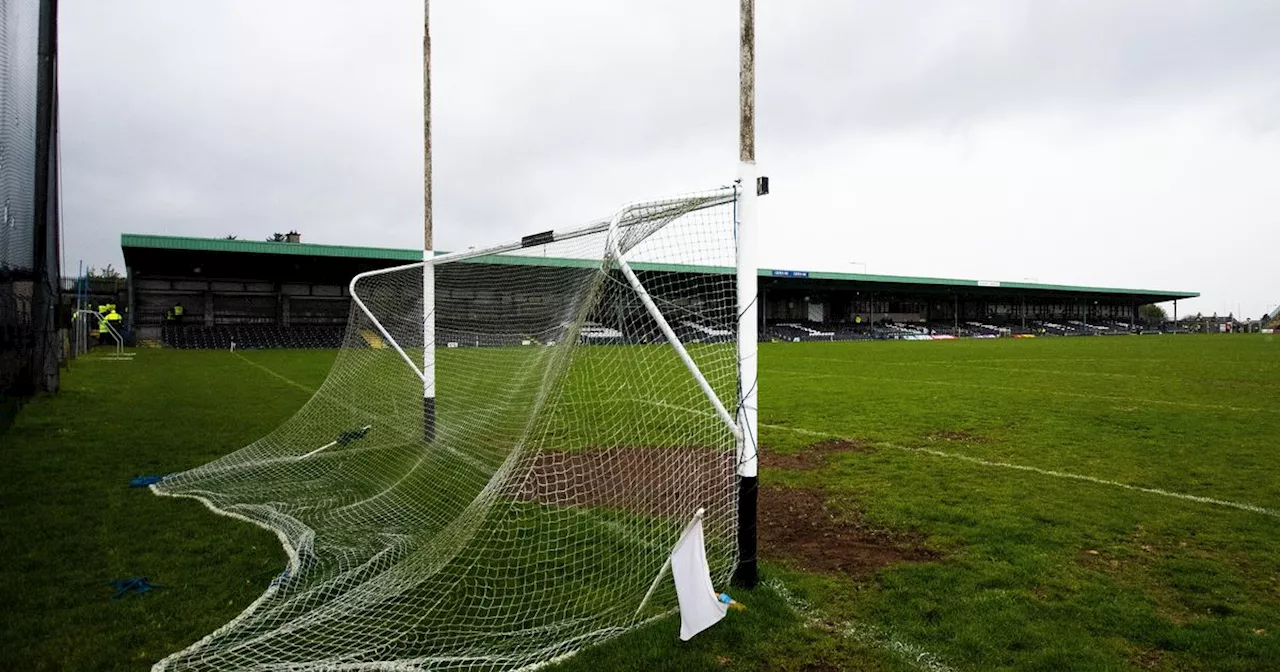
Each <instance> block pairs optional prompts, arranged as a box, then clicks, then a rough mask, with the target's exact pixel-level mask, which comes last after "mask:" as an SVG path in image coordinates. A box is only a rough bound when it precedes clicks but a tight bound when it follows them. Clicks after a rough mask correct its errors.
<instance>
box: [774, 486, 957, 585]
mask: <svg viewBox="0 0 1280 672" xmlns="http://www.w3.org/2000/svg"><path fill="white" fill-rule="evenodd" d="M759 538H760V548H762V549H763V554H764V555H766V556H769V557H775V558H779V559H783V560H787V561H790V562H792V563H794V564H795V565H797V566H798V567H800V568H801V569H804V570H808V571H817V572H831V573H840V574H847V575H850V576H869V575H871V574H874V573H875V572H876V571H878V570H880V569H882V568H884V567H887V566H889V565H894V564H898V563H902V562H928V561H930V560H937V559H938V558H940V557H941V554H940V553H938V552H937V551H935V550H933V549H931V548H928V547H926V546H925V545H924V541H923V539H922V538H921V537H920V536H919V535H914V534H910V533H906V532H901V531H897V530H889V529H885V528H882V527H875V526H872V525H868V524H866V523H864V522H862V521H859V520H851V521H850V520H843V519H841V520H837V519H836V518H835V517H833V516H832V515H831V512H830V511H828V510H827V507H826V503H825V500H824V498H823V494H822V491H820V490H815V489H809V488H782V487H777V486H764V487H762V488H760V530H759Z"/></svg>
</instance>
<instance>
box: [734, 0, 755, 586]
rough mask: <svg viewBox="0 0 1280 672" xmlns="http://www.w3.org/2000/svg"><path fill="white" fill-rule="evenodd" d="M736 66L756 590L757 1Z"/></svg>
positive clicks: (747, 464) (741, 362)
mask: <svg viewBox="0 0 1280 672" xmlns="http://www.w3.org/2000/svg"><path fill="white" fill-rule="evenodd" d="M740 2H741V5H740V10H739V23H740V25H739V28H740V41H739V70H738V84H739V91H738V188H739V200H738V208H737V212H738V221H737V242H738V246H737V247H738V255H737V286H738V399H739V401H738V413H737V420H738V428H739V430H740V434H741V438H740V439H739V440H738V567H737V569H736V570H735V571H734V573H733V585H735V586H739V587H742V588H754V587H755V585H756V579H757V568H756V511H757V501H758V484H757V481H756V478H757V471H758V464H757V456H758V455H757V453H758V445H757V442H756V438H757V436H758V433H757V429H758V421H757V411H758V403H757V395H756V390H757V385H756V384H757V363H758V362H757V359H756V353H757V350H758V349H759V341H760V339H759V331H758V330H759V322H758V320H757V315H756V311H757V310H759V306H758V304H757V301H756V298H757V297H756V292H757V283H758V282H759V278H758V277H757V273H756V268H757V266H758V263H757V259H756V251H757V231H756V227H757V225H758V221H757V219H756V199H757V197H758V196H759V192H760V187H758V186H757V182H758V180H757V177H758V174H757V172H756V126H755V113H756V109H755V107H756V73H755V67H756V55H755V51H756V46H755V30H756V28H755V0H740Z"/></svg>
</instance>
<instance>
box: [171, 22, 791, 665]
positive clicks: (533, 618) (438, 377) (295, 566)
mask: <svg viewBox="0 0 1280 672" xmlns="http://www.w3.org/2000/svg"><path fill="white" fill-rule="evenodd" d="M740 1H741V32H740V38H741V40H740V44H741V59H740V63H741V91H742V94H741V97H740V103H741V106H740V111H741V114H740V119H739V121H740V125H741V133H740V146H739V165H738V175H737V179H736V180H735V181H733V182H732V183H731V184H728V185H726V186H722V187H718V188H715V189H711V190H707V191H701V192H696V193H691V194H686V195H681V196H676V197H668V198H659V199H653V200H643V201H636V202H633V203H630V204H627V205H625V206H623V207H621V208H620V209H618V210H617V211H616V212H615V213H614V214H613V215H612V216H611V217H607V218H602V219H598V220H595V221H593V222H590V223H588V224H586V225H583V226H577V227H569V228H564V229H556V230H552V231H543V232H540V233H533V234H531V235H526V236H523V237H521V238H520V239H518V240H512V241H510V242H507V243H501V244H496V245H491V246H486V247H477V248H472V249H467V250H465V251H459V252H452V253H442V254H437V253H436V252H435V250H434V241H433V239H432V233H433V231H432V191H431V189H432V186H431V174H432V168H431V111H430V107H431V95H430V44H431V41H430V33H429V27H430V26H429V21H426V20H424V40H423V70H424V72H423V85H424V95H423V108H424V109H423V113H424V134H423V139H424V143H423V144H424V181H423V186H424V206H425V213H424V238H423V260H422V261H420V262H416V263H411V264H405V265H402V266H396V267H392V268H385V269H379V270H374V271H369V272H365V273H361V274H359V275H357V276H355V277H354V278H353V279H352V280H351V282H350V285H349V288H348V289H349V294H350V296H351V298H352V308H351V313H350V320H349V325H348V328H347V333H346V335H345V337H344V341H343V346H342V348H341V350H340V351H339V354H338V356H337V358H336V360H335V362H334V364H333V367H332V369H331V370H330V372H329V375H328V377H327V378H326V380H325V381H324V383H323V384H322V385H321V386H320V388H319V389H318V390H317V392H316V394H315V395H314V396H313V397H312V398H311V399H310V400H309V401H308V402H307V404H306V405H305V406H304V407H303V408H302V409H300V410H299V411H298V412H297V413H296V414H295V415H294V416H293V417H291V418H290V419H289V420H287V421H286V422H285V423H284V424H282V425H281V426H280V427H278V428H277V429H276V430H274V431H273V432H271V433H270V434H268V435H267V436H265V437H263V438H262V439H260V440H258V441H255V442H254V443H252V444H250V445H248V446H246V447H244V448H242V449H240V450H238V451H236V452H233V453H230V454H228V455H226V456H224V457H222V458H220V459H218V460H215V461H213V462H210V463H208V464H205V465H202V466H199V467H196V468H194V469H191V470H189V471H185V472H181V473H178V474H173V475H170V476H168V477H166V478H164V479H163V480H162V481H161V482H159V483H157V484H155V485H153V486H151V487H152V490H153V491H154V492H156V493H157V494H160V495H165V496H174V497H187V498H192V499H196V500H199V501H201V502H202V503H204V504H205V505H206V506H207V507H209V508H210V509H211V510H213V511H214V512H217V513H219V514H222V515H227V516H231V517H235V518H239V519H242V520H246V521H249V522H252V523H255V524H258V525H260V526H262V527H265V528H267V529H269V530H271V531H273V532H274V533H275V534H276V535H277V536H278V537H279V539H280V540H281V543H282V545H283V546H284V548H285V550H286V553H287V554H288V557H289V564H288V566H287V568H286V569H285V571H284V572H283V573H282V574H281V575H280V576H278V577H277V578H276V579H275V580H273V581H272V582H271V584H270V585H269V586H268V587H266V589H265V592H264V593H263V594H262V596H261V597H259V598H258V599H257V600H256V601H255V602H254V603H253V604H252V605H250V606H249V607H248V608H247V609H246V610H245V611H244V612H242V613H241V614H240V615H238V616H237V617H236V618H235V619H233V620H232V621H231V622H229V623H227V624H226V625H225V626H223V627H222V628H220V629H218V630H216V631H215V632H213V633H211V634H209V635H208V636H207V637H205V638H203V639H201V640H200V641H198V642H195V643H193V644H191V645H190V646H188V647H187V648H185V649H183V650H181V651H178V652H176V653H174V654H172V655H170V656H169V657H167V658H166V659H164V660H163V661H161V662H160V663H158V664H157V665H156V669H158V670H210V671H212V670H275V669H297V670H302V669H315V670H374V669H377V670H384V669H395V670H436V669H449V670H458V669H466V670H520V669H533V668H536V667H538V666H541V665H545V664H547V663H548V662H552V661H554V660H557V659H560V658H562V657H564V656H566V655H570V654H572V653H574V652H576V651H578V650H581V649H582V648H584V647H586V646H590V645H592V644H596V643H599V642H603V641H606V640H608V639H610V638H612V637H616V636H617V635H619V634H622V633H624V632H627V631H628V630H630V629H633V628H635V627H638V626H640V625H643V624H645V623H648V622H651V621H653V620H654V619H657V618H662V617H664V616H667V615H670V614H672V613H673V612H674V611H675V610H676V608H677V596H676V592H677V590H676V589H675V586H674V585H673V578H672V575H671V573H670V571H669V568H670V567H671V562H670V561H671V557H672V551H673V549H674V548H676V547H677V546H678V545H679V544H680V543H681V542H682V540H684V539H685V538H686V535H688V531H689V530H690V525H691V523H690V520H691V519H693V520H695V521H696V523H697V525H696V528H695V529H696V535H694V536H692V537H691V538H694V539H698V540H699V541H697V542H696V544H697V545H698V547H699V548H700V549H702V550H704V551H705V564H706V574H707V575H709V578H710V580H711V583H712V584H713V585H714V586H717V587H719V586H726V585H728V584H731V583H732V584H733V585H735V586H739V587H752V586H754V585H755V583H756V580H757V576H756V536H755V534H756V497H757V495H756V491H757V488H756V483H757V480H756V479H757V466H756V465H757V450H758V447H757V443H756V436H757V419H756V417H757V402H756V399H757V385H756V376H757V362H756V351H757V342H758V333H757V332H758V312H757V311H758V310H759V307H758V305H757V301H756V283H757V277H756V276H757V270H756V252H757V245H756V236H757V224H758V222H757V210H756V199H757V197H758V196H759V195H760V194H762V193H765V192H767V183H766V182H765V181H764V180H763V179H760V178H759V177H758V174H757V170H756V166H755V153H754V38H753V36H754V18H753V9H754V3H753V0H740ZM426 4H427V3H425V2H424V19H425V18H426V17H428V16H429V15H428V14H427V13H426V12H427V8H426ZM726 181H728V180H726ZM419 399H421V400H422V401H421V402H419V401H418V400H419ZM699 557H701V556H699ZM686 576H687V574H686ZM704 582H705V579H704ZM682 636H683V635H682Z"/></svg>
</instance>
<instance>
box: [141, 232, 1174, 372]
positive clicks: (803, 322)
mask: <svg viewBox="0 0 1280 672" xmlns="http://www.w3.org/2000/svg"><path fill="white" fill-rule="evenodd" d="M121 246H122V248H123V250H124V256H125V264H126V267H127V270H128V276H127V290H126V294H127V296H128V297H129V301H128V304H129V305H130V306H132V307H133V310H131V312H130V314H129V315H128V320H129V324H128V325H127V328H128V329H129V330H136V331H137V334H138V338H139V340H140V341H142V342H150V341H155V342H157V343H160V344H162V345H164V346H165V347H173V348H230V347H231V343H232V342H235V343H236V347H237V348H328V347H336V346H337V340H336V339H338V338H339V337H340V335H341V327H342V326H343V325H345V324H346V321H347V318H348V315H349V312H350V309H351V300H350V296H349V295H348V293H347V283H348V282H349V281H350V279H351V277H352V276H354V275H355V274H357V273H361V272H364V271H368V270H372V269H375V268H386V267H389V266H397V265H401V264H405V263H410V262H413V261H417V260H419V259H421V252H420V251H417V250H404V249H393V248H376V247H349V246H337V245H317V244H313V243H302V242H300V240H299V242H260V241H244V240H221V239H208V238H180V237H171V236H150V235H138V234H124V235H123V236H121ZM488 263H502V264H506V265H508V266H509V268H510V272H511V274H512V278H513V282H512V283H511V286H514V287H531V288H533V287H538V286H545V283H546V282H548V281H551V282H554V278H555V276H556V275H557V274H564V273H574V272H577V271H576V270H575V269H576V268H578V267H579V266H580V265H579V264H575V263H574V261H573V260H565V259H554V258H543V257H529V256H524V257H518V258H517V257H510V258H507V257H495V258H493V259H490V260H488V261H486V262H484V264H477V267H481V266H484V265H485V264H488ZM634 267H635V268H636V270H637V272H638V273H639V274H640V275H641V277H642V280H643V281H644V282H645V283H651V282H652V283H664V282H671V283H672V284H671V286H679V287H682V288H684V292H685V295H683V296H677V297H674V298H673V299H672V300H673V301H674V303H673V305H672V306H669V308H671V309H673V311H675V313H673V314H676V313H678V309H679V306H680V305H688V306H690V307H694V306H699V305H704V300H705V298H706V293H707V292H711V291H715V287H716V286H717V283H716V282H714V279H715V278H717V277H718V276H719V275H720V274H723V273H727V272H729V270H728V269H722V268H717V267H688V266H682V267H669V266H664V265H661V264H652V265H645V264H635V265H634ZM759 276H760V280H759V287H760V300H761V305H762V307H763V310H762V312H763V313H764V314H763V315H762V317H761V319H762V323H761V329H760V334H761V338H763V339H772V340H779V341H855V340H934V339H950V338H1003V337H1010V336H1020V335H1037V336H1039V335H1046V336H1048V335H1054V336H1059V335H1060V336H1080V335H1092V334H1116V333H1130V331H1131V329H1130V327H1129V325H1131V324H1133V323H1135V322H1136V319H1137V312H1138V307H1139V306H1141V305H1143V304H1147V303H1159V302H1163V301H1171V300H1172V301H1177V300H1178V299H1181V298H1190V297H1194V296H1198V295H1197V294H1195V293H1191V292H1168V291H1152V290H1127V289H1115V288H1105V287H1103V288H1098V287H1071V286H1061V285H1044V284H1036V283H999V282H992V281H973V280H952V279H943V278H915V277H902V276H875V275H857V274H841V273H818V272H806V271H776V270H770V269H761V270H760V272H759ZM700 278H706V279H707V281H705V282H702V281H700V280H699V279H700ZM523 280H528V282H524V281H523ZM624 285H625V283H622V284H619V285H618V287H617V288H614V287H611V286H609V285H606V287H605V290H604V291H622V289H619V288H624ZM469 298H470V299H471V300H474V301H475V302H476V303H477V305H487V304H488V303H489V302H492V301H502V302H503V304H502V305H503V310H502V311H500V314H502V315H503V319H504V324H503V328H502V329H495V330H490V332H488V333H495V332H496V333H506V334H511V333H512V332H513V331H514V332H515V333H520V334H522V335H521V336H518V337H516V336H506V337H503V338H504V340H503V342H495V341H493V340H492V338H493V337H492V336H485V335H483V334H479V333H475V330H474V327H472V328H471V329H470V330H464V329H463V328H462V325H453V324H442V323H437V325H436V328H437V330H438V333H437V337H438V339H439V341H440V342H443V343H445V344H446V346H447V347H475V346H487V345H536V344H539V343H543V342H544V340H545V339H547V338H549V336H548V334H550V333H552V332H555V331H557V330H558V329H559V325H558V324H543V323H541V322H539V320H540V319H542V318H537V317H536V316H539V315H543V316H545V315H546V314H547V311H545V310H543V309H541V308H540V306H542V305H544V302H545V301H547V300H550V299H549V298H548V297H547V296H542V295H540V294H538V293H537V291H536V290H535V289H530V290H527V291H525V292H523V293H521V292H519V291H517V292H515V293H514V294H510V295H504V296H502V297H497V296H492V295H489V294H484V293H479V292H477V293H474V294H473V295H472V296H470V297H469ZM179 302H181V303H182V305H183V306H184V308H185V311H184V315H183V316H182V319H181V320H180V321H178V320H174V321H170V320H169V319H168V318H167V315H168V313H169V312H170V311H171V310H172V308H173V307H174V306H175V304H177V303H179ZM604 303H605V304H606V305H610V306H612V308H611V309H610V311H609V312H608V313H605V314H594V315H591V316H590V317H589V319H588V322H587V325H586V327H585V328H584V329H583V330H582V332H581V333H580V334H579V338H581V339H582V341H583V342H586V343H594V344H611V343H643V342H649V341H651V340H652V338H653V335H652V334H651V333H644V334H640V333H629V331H628V327H627V325H629V324H637V323H642V322H643V321H644V319H643V315H644V312H645V308H644V307H643V305H641V304H640V303H639V301H637V300H635V299H634V297H633V296H632V294H631V293H630V292H629V290H628V291H623V293H622V294H621V295H620V296H619V297H617V298H616V300H610V301H606V302H604ZM482 312H489V313H491V314H492V312H493V311H482ZM531 316H534V317H531ZM512 326H515V327H516V329H514V330H513V329H512ZM671 326H672V328H673V329H674V330H675V332H676V333H677V334H678V335H679V336H680V338H682V339H685V340H686V341H688V342H715V341H719V340H725V339H730V338H732V334H727V333H723V331H721V330H716V329H713V328H710V327H708V326H706V325H705V324H699V323H698V322H697V321H695V320H691V319H689V318H679V317H678V318H676V319H673V320H672V325H671ZM367 340H368V342H369V343H370V347H379V345H378V343H377V339H376V338H370V339H367Z"/></svg>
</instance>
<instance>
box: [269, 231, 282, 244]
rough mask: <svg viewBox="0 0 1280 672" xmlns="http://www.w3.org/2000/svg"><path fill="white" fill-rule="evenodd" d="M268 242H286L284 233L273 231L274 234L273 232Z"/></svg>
mask: <svg viewBox="0 0 1280 672" xmlns="http://www.w3.org/2000/svg"><path fill="white" fill-rule="evenodd" d="M267 242H268V243H283V242H284V234H283V233H273V234H271V237H270V238H268V239H267Z"/></svg>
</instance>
